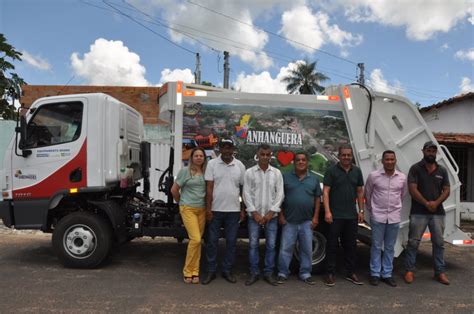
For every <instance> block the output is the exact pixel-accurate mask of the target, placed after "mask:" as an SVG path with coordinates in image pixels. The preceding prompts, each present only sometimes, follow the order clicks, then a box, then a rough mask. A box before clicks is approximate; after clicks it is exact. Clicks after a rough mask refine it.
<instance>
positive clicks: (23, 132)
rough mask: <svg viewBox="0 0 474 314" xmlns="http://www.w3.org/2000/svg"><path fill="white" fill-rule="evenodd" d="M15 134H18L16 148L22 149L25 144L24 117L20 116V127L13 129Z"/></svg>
mask: <svg viewBox="0 0 474 314" xmlns="http://www.w3.org/2000/svg"><path fill="white" fill-rule="evenodd" d="M15 131H16V132H17V133H20V143H19V144H18V147H19V148H20V149H23V148H24V147H25V144H26V118H25V116H20V126H19V127H18V126H17V127H16V128H15Z"/></svg>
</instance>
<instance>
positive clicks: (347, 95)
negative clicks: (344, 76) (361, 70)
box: [344, 86, 351, 98]
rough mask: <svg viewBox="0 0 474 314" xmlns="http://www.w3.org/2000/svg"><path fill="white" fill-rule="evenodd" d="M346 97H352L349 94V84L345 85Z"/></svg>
mask: <svg viewBox="0 0 474 314" xmlns="http://www.w3.org/2000/svg"><path fill="white" fill-rule="evenodd" d="M344 97H345V98H351V95H350V94H349V88H348V87H347V86H345V87H344Z"/></svg>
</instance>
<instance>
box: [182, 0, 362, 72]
mask: <svg viewBox="0 0 474 314" xmlns="http://www.w3.org/2000/svg"><path fill="white" fill-rule="evenodd" d="M187 2H188V3H190V4H192V5H195V6H198V7H200V8H202V9H204V10H207V11H210V12H212V13H215V14H218V15H220V16H223V17H225V18H228V19H230V20H232V21H235V22H237V23H241V24H243V25H246V26H248V27H251V28H253V29H256V30H257V31H263V32H265V33H267V34H270V35H273V36H276V37H279V38H281V39H284V40H287V41H290V42H292V43H295V44H298V45H300V46H303V47H306V48H309V49H311V50H315V51H319V52H321V53H324V54H326V55H328V56H331V57H333V58H336V59H339V60H342V61H345V62H348V63H351V64H354V65H357V62H354V61H352V60H349V59H346V58H343V57H339V56H337V55H335V54H333V53H330V52H327V51H324V50H321V49H318V48H314V47H312V46H309V45H307V44H304V43H302V42H299V41H296V40H293V39H290V38H287V37H285V36H282V35H280V34H278V33H275V32H272V31H270V30H267V29H265V28H262V29H261V30H260V29H257V28H256V27H255V26H254V25H253V24H250V23H247V22H244V21H241V20H239V19H236V18H235V17H232V16H230V15H227V14H224V13H221V12H219V11H216V10H214V9H211V8H208V7H206V6H203V5H201V4H199V3H195V2H193V1H191V0H187Z"/></svg>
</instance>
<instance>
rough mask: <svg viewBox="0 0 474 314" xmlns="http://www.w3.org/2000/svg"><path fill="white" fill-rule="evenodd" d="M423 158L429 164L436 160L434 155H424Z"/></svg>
mask: <svg viewBox="0 0 474 314" xmlns="http://www.w3.org/2000/svg"><path fill="white" fill-rule="evenodd" d="M423 159H424V160H425V161H426V162H427V163H429V164H432V163H434V162H435V161H436V157H435V156H424V157H423Z"/></svg>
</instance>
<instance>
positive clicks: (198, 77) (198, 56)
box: [194, 52, 201, 84]
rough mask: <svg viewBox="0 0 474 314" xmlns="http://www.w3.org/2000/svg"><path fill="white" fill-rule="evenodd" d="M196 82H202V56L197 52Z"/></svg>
mask: <svg viewBox="0 0 474 314" xmlns="http://www.w3.org/2000/svg"><path fill="white" fill-rule="evenodd" d="M194 82H195V83H196V84H201V56H200V55H199V52H198V53H196V72H194Z"/></svg>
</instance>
